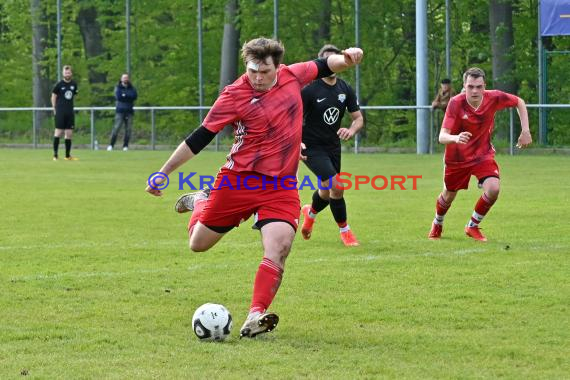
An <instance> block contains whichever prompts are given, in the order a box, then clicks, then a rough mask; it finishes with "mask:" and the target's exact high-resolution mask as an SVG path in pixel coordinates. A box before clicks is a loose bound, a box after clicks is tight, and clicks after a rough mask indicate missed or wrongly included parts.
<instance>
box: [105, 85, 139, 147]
mask: <svg viewBox="0 0 570 380" xmlns="http://www.w3.org/2000/svg"><path fill="white" fill-rule="evenodd" d="M137 96H138V94H137V89H136V88H135V86H133V84H132V83H131V81H130V80H129V74H123V75H122V76H121V80H120V81H119V83H118V84H117V87H115V99H116V100H117V105H116V107H115V125H114V126H113V132H112V133H111V142H110V143H109V146H108V147H107V150H109V151H111V150H113V148H114V147H115V142H116V141H117V135H118V133H119V130H120V129H121V127H122V126H125V137H124V139H123V151H127V150H129V139H130V138H131V131H132V127H133V116H134V112H135V111H134V109H133V107H134V105H135V104H134V103H135V100H137Z"/></svg>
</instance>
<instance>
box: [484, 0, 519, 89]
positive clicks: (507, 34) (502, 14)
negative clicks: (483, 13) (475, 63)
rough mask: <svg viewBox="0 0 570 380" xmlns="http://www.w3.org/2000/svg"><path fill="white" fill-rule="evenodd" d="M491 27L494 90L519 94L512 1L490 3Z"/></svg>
mask: <svg viewBox="0 0 570 380" xmlns="http://www.w3.org/2000/svg"><path fill="white" fill-rule="evenodd" d="M489 27H490V31H491V49H492V55H491V56H492V66H493V88H496V89H499V90H503V91H506V92H510V93H513V94H514V93H516V92H517V83H516V81H515V77H514V75H513V74H514V70H515V62H514V60H513V55H512V49H513V46H514V41H513V7H512V4H511V1H510V0H491V1H490V2H489Z"/></svg>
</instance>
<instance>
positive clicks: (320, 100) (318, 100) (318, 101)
mask: <svg viewBox="0 0 570 380" xmlns="http://www.w3.org/2000/svg"><path fill="white" fill-rule="evenodd" d="M325 99H326V98H322V99H317V103H320V102H322V101H323V100H325Z"/></svg>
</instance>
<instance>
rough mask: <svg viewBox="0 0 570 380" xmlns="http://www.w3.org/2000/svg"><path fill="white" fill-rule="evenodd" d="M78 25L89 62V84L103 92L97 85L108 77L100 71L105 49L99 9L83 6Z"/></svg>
mask: <svg viewBox="0 0 570 380" xmlns="http://www.w3.org/2000/svg"><path fill="white" fill-rule="evenodd" d="M77 24H78V25H79V31H80V32H81V37H82V38H83V46H84V49H85V58H86V59H87V62H88V63H87V68H88V70H89V74H88V78H89V83H90V84H92V85H95V86H93V89H94V90H96V91H98V92H102V90H103V89H101V88H98V86H97V84H104V83H106V82H107V75H106V73H104V72H101V71H100V69H99V67H100V62H99V59H101V58H103V54H104V53H105V49H104V47H103V38H102V37H101V26H100V25H99V22H97V8H95V6H94V5H89V6H85V5H81V6H80V8H79V13H78V14H77ZM102 95H103V94H102Z"/></svg>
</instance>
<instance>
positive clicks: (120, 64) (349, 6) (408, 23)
mask: <svg viewBox="0 0 570 380" xmlns="http://www.w3.org/2000/svg"><path fill="white" fill-rule="evenodd" d="M328 2H330V9H331V18H330V38H329V39H328V40H326V41H325V40H321V39H319V37H318V36H319V33H318V32H319V28H320V27H321V26H322V24H323V21H322V15H321V12H322V10H323V9H324V8H325V5H326V3H328ZM225 3H226V1H225V0H209V1H204V2H203V9H202V15H203V21H202V26H203V47H204V50H203V62H204V70H203V76H204V103H205V104H206V105H211V104H212V103H213V102H214V100H215V99H216V97H217V95H218V92H219V88H218V86H219V78H220V55H221V40H222V35H223V24H224V6H225ZM41 6H42V7H43V8H42V9H43V10H44V13H45V16H46V17H45V20H44V21H43V22H44V25H46V26H47V28H48V41H47V45H48V47H47V50H46V55H45V59H44V65H45V67H46V72H45V73H44V74H45V76H46V77H47V78H49V79H50V82H52V83H54V82H55V80H56V78H57V70H56V61H57V57H56V41H55V38H56V25H55V19H56V8H55V7H56V2H41ZM84 7H94V9H95V10H96V15H97V19H96V21H97V24H98V25H99V27H100V28H101V36H102V43H103V47H104V50H105V51H104V54H101V55H99V56H96V57H89V58H86V57H87V56H86V53H85V46H84V40H83V36H82V35H81V31H80V29H79V26H78V23H77V19H78V14H79V11H80V10H81V9H83V8H84ZM196 7H197V3H196V2H188V1H182V0H137V1H131V45H130V47H131V56H130V57H131V72H132V80H133V83H134V84H135V85H136V86H137V89H138V90H139V100H138V102H137V105H141V106H142V105H155V106H172V105H197V104H198V93H199V91H198V35H197V33H198V27H197V24H198V19H197V9H196ZM239 7H240V8H239V12H238V17H237V19H236V23H237V26H238V28H239V30H240V39H241V43H243V42H245V41H247V40H249V39H251V38H254V37H258V36H268V37H271V36H272V34H273V2H272V1H268V0H265V1H264V0H248V1H240V2H239ZM29 8H30V4H29V2H25V1H15V0H6V1H4V2H2V4H1V5H0V58H1V59H0V81H1V83H2V89H3V91H2V92H0V105H2V106H28V105H30V104H31V91H30V90H31V88H32V77H31V59H30V56H31V33H32V32H31V15H30V9H29ZM62 11H63V12H62V32H63V40H62V47H63V57H62V61H63V63H64V64H65V63H67V64H71V65H73V66H74V72H75V77H76V80H77V81H78V83H79V86H80V94H79V96H78V98H77V105H83V106H91V105H94V106H109V105H112V104H113V87H114V86H115V84H116V83H117V81H118V79H119V77H120V75H121V73H123V72H124V71H125V70H126V61H127V59H126V20H125V6H124V2H123V1H108V0H93V1H79V2H63V7H62ZM488 13H489V4H488V2H487V1H483V0H476V1H470V2H451V39H452V45H451V57H452V75H451V79H452V81H453V85H454V87H455V89H456V90H457V91H458V90H459V89H460V87H461V75H462V73H463V71H464V70H465V69H466V68H468V67H470V66H474V65H477V66H480V67H481V68H483V69H485V70H486V71H487V74H488V75H487V76H488V87H490V88H492V87H493V82H492V77H493V76H492V70H491V67H492V65H491V61H492V57H491V46H490V38H489V14H488ZM359 20H360V28H359V30H360V45H361V46H362V47H363V48H364V50H365V53H366V57H365V60H364V63H363V64H362V65H361V67H360V77H361V85H360V102H361V104H362V105H413V104H415V93H416V90H415V69H416V67H415V1H413V0H400V1H376V0H362V1H360V17H359ZM354 28H355V16H354V2H351V1H348V2H347V1H341V0H319V1H306V0H290V1H286V2H280V3H279V38H280V39H281V40H282V41H283V42H284V44H285V47H286V54H285V62H286V63H292V62H296V61H301V60H309V59H312V58H314V57H315V55H316V53H317V51H318V49H319V48H320V47H321V46H322V45H323V44H324V43H329V42H330V43H334V44H336V45H338V46H339V47H341V48H344V47H349V46H352V45H354V41H355V34H354ZM513 32H514V43H515V46H514V47H513V49H512V57H513V59H514V61H515V71H514V73H513V75H514V77H515V79H516V81H517V83H518V87H519V95H520V96H521V97H522V98H523V99H525V100H526V101H527V103H537V102H538V95H537V74H538V73H537V62H538V59H537V49H536V41H537V37H536V33H537V1H536V0H524V1H516V2H513ZM428 41H429V44H428V47H429V51H428V54H429V83H430V88H431V90H432V91H431V94H435V91H436V89H437V87H438V83H439V81H440V80H441V79H442V77H443V76H445V2H444V1H443V0H430V1H428ZM545 46H546V47H547V48H548V49H549V50H566V49H569V48H570V38H568V37H555V38H546V39H545ZM236 54H237V53H236ZM566 58H567V56H555V57H551V58H550V59H549V60H548V71H549V76H550V79H549V82H548V92H549V96H548V100H549V102H550V103H568V98H569V97H568V94H569V92H570V85H569V84H568V81H567V80H566V77H565V75H566V73H567V72H568V71H570V60H568V59H566ZM90 70H96V71H97V72H100V73H103V75H104V76H105V77H106V82H104V83H90V81H89V71H90ZM242 71H243V70H242V68H241V63H240V70H239V72H242ZM342 76H343V78H345V79H346V80H348V81H349V82H351V83H352V84H354V81H355V74H354V70H352V71H349V72H347V73H344V74H343V75H342ZM401 113H402V112H401ZM405 113H406V114H409V113H408V112H405ZM550 114H551V115H554V114H556V116H551V117H550V118H549V121H550V122H549V126H550V131H549V132H550V143H552V144H557V145H569V144H570V136H569V133H568V132H567V130H568V128H566V126H567V125H568V124H569V123H570V112H568V111H565V110H561V111H557V112H556V113H554V112H551V113H550ZM187 116H188V115H184V114H182V113H168V116H166V117H161V118H158V119H157V123H159V124H160V125H159V126H160V129H161V130H163V131H166V130H168V132H165V134H168V135H172V136H181V135H186V134H187V133H188V132H189V131H190V130H192V129H193V128H194V127H195V126H196V125H198V123H199V118H196V117H192V118H188V117H187ZM399 118H401V115H396V113H392V112H388V113H385V112H371V113H369V114H368V115H367V126H366V128H367V129H368V130H367V132H366V136H365V143H366V144H368V145H376V144H380V145H384V144H388V145H390V144H394V143H395V144H399V142H398V141H408V142H409V143H410V144H413V143H414V140H415V131H414V128H413V125H412V128H407V129H409V131H408V132H407V135H406V136H404V138H403V139H402V140H395V141H392V140H389V139H390V137H389V136H391V135H393V132H391V131H390V130H391V129H393V126H394V125H395V124H398V123H399V122H400V121H401V120H400V121H398V120H399ZM409 119H410V120H411V118H409ZM2 120H3V119H0V121H2ZM410 122H411V121H410ZM535 125H536V120H534V119H533V120H532V126H533V127H534V126H535ZM396 135H399V133H396ZM396 137H397V136H396Z"/></svg>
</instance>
